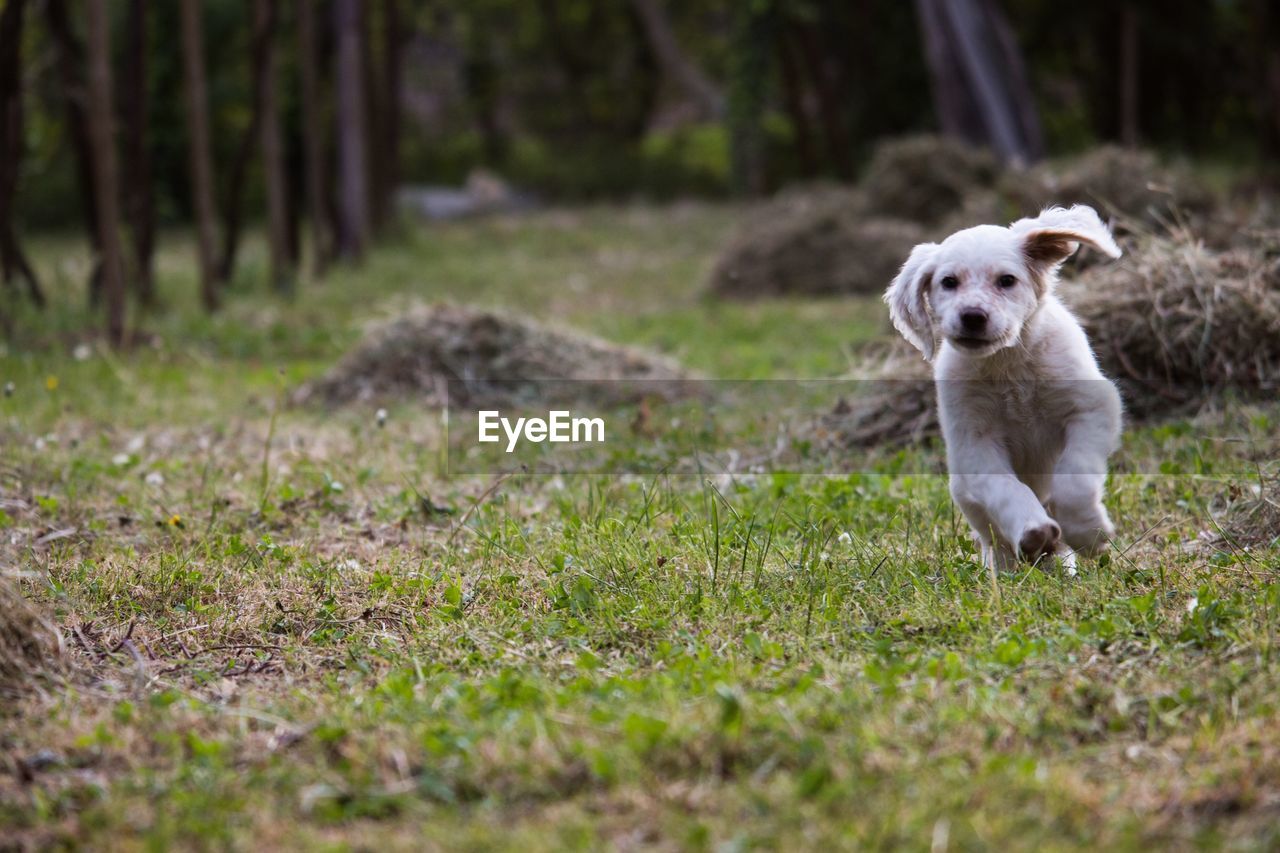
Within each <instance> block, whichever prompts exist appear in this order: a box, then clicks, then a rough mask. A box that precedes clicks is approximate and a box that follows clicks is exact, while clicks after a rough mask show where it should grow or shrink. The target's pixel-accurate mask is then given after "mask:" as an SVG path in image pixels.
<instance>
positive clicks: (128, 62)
mask: <svg viewBox="0 0 1280 853" xmlns="http://www.w3.org/2000/svg"><path fill="white" fill-rule="evenodd" d="M147 11H148V6H147V0H130V2H129V17H128V22H127V24H126V35H125V70H124V75H125V79H124V130H125V157H124V192H125V199H124V204H125V215H126V216H127V217H128V218H129V225H130V228H131V229H132V235H133V277H132V281H133V286H134V292H135V293H136V294H137V297H138V301H139V302H141V303H142V304H143V305H151V304H153V303H154V302H155V283H154V278H153V274H152V256H153V254H154V252H155V229H156V218H155V202H154V199H153V196H152V187H151V152H150V149H149V148H148V146H147V113H148V111H149V103H148V97H147V50H148V45H147V23H148V17H147Z"/></svg>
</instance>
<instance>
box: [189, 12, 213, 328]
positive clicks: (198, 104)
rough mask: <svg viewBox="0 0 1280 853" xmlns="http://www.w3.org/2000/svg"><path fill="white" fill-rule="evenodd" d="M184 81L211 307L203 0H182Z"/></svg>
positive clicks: (204, 297)
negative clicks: (201, 16)
mask: <svg viewBox="0 0 1280 853" xmlns="http://www.w3.org/2000/svg"><path fill="white" fill-rule="evenodd" d="M181 14H182V58H183V63H182V65H183V83H184V90H185V94H186V101H187V136H188V149H189V150H188V153H189V154H190V160H191V194H192V207H193V208H194V211H195V217H196V255H197V259H198V261H199V265H200V298H201V301H202V302H203V303H204V307H205V309H206V310H208V311H214V310H216V309H217V307H218V296H219V294H218V276H217V269H216V268H215V258H214V254H213V253H214V240H215V239H216V236H215V233H214V231H215V229H214V219H215V217H216V213H215V211H214V204H213V148H212V145H211V144H210V141H209V95H208V85H207V84H206V82H205V67H204V36H203V33H202V30H203V27H202V25H201V19H200V15H201V0H182V7H181Z"/></svg>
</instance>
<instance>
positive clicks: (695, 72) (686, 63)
mask: <svg viewBox="0 0 1280 853" xmlns="http://www.w3.org/2000/svg"><path fill="white" fill-rule="evenodd" d="M631 8H633V9H634V10H635V13H636V16H637V17H638V18H639V19H640V22H641V24H642V25H643V27H644V32H645V37H646V38H648V40H649V45H650V47H651V48H652V49H653V52H654V54H655V55H656V56H657V57H658V62H659V63H660V64H661V65H662V70H663V73H665V74H666V76H667V78H668V79H669V80H671V81H672V82H673V83H675V84H676V85H678V86H679V87H680V88H681V89H683V90H684V91H685V93H686V94H687V95H688V96H689V97H690V98H691V99H692V100H693V101H694V103H696V104H698V105H699V106H700V107H701V108H702V111H703V113H704V114H705V116H706V117H707V118H708V119H712V120H716V121H718V120H720V119H722V118H724V115H725V109H726V106H725V96H724V92H722V91H721V90H720V87H719V86H717V85H716V84H715V83H713V82H711V78H709V77H708V76H707V75H706V74H704V73H703V72H702V69H701V68H699V67H698V66H697V64H696V63H694V62H693V60H692V59H690V58H689V56H688V55H687V54H686V53H685V52H684V51H683V50H681V49H680V41H679V39H677V38H676V34H675V30H674V28H673V27H672V26H671V19H670V18H669V17H668V16H667V11H666V9H665V8H663V6H662V3H661V0H631Z"/></svg>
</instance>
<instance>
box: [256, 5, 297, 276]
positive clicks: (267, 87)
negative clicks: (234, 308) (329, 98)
mask: <svg viewBox="0 0 1280 853" xmlns="http://www.w3.org/2000/svg"><path fill="white" fill-rule="evenodd" d="M276 12H277V9H276V3H275V0H254V4H253V17H254V22H253V25H254V30H255V34H256V35H255V38H256V39H258V40H259V41H260V42H261V44H262V46H263V49H262V62H261V63H260V64H259V65H258V67H257V68H256V69H255V73H256V78H255V81H254V87H255V89H256V90H257V101H258V104H259V105H260V107H261V110H262V120H261V121H260V122H259V126H258V129H259V131H260V137H261V138H260V144H261V146H262V175H263V179H264V181H265V182H266V190H267V243H268V248H269V252H270V258H271V283H272V286H273V287H274V288H275V289H276V290H277V291H279V292H281V293H290V292H292V290H293V269H292V263H291V260H290V251H289V190H288V186H287V180H286V176H285V171H284V145H283V143H282V141H281V137H280V112H279V105H278V104H277V102H276V60H275V39H274V34H275V27H276Z"/></svg>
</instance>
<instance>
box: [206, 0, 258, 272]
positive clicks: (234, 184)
mask: <svg viewBox="0 0 1280 853" xmlns="http://www.w3.org/2000/svg"><path fill="white" fill-rule="evenodd" d="M255 2H256V0H255ZM270 46H271V31H270V28H265V29H259V28H258V27H256V26H255V27H254V28H253V33H252V36H251V38H250V46H249V52H250V53H251V54H252V56H251V58H250V66H251V68H252V74H253V80H254V85H253V87H252V93H253V94H252V95H251V96H250V99H249V100H250V105H249V126H248V127H246V128H245V129H244V135H243V136H241V137H240V144H239V146H238V147H237V148H236V155H235V159H234V160H232V161H231V170H230V172H229V173H228V176H227V181H226V187H227V190H226V196H225V197H224V199H223V208H222V252H221V254H220V255H219V257H218V266H217V273H218V280H219V281H223V282H227V281H230V280H231V276H232V274H233V273H234V272H235V267H236V255H237V254H239V251H240V233H241V229H242V227H243V224H244V221H243V218H242V217H243V214H244V211H243V210H242V207H243V205H242V200H243V198H244V188H245V183H246V182H247V181H248V178H249V164H250V163H251V162H252V161H253V152H254V151H256V150H257V149H258V147H259V143H260V141H261V136H262V87H261V86H259V85H257V81H259V80H261V79H262V76H263V69H264V68H265V67H266V64H267V53H268V52H269V50H270ZM264 171H265V170H264Z"/></svg>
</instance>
